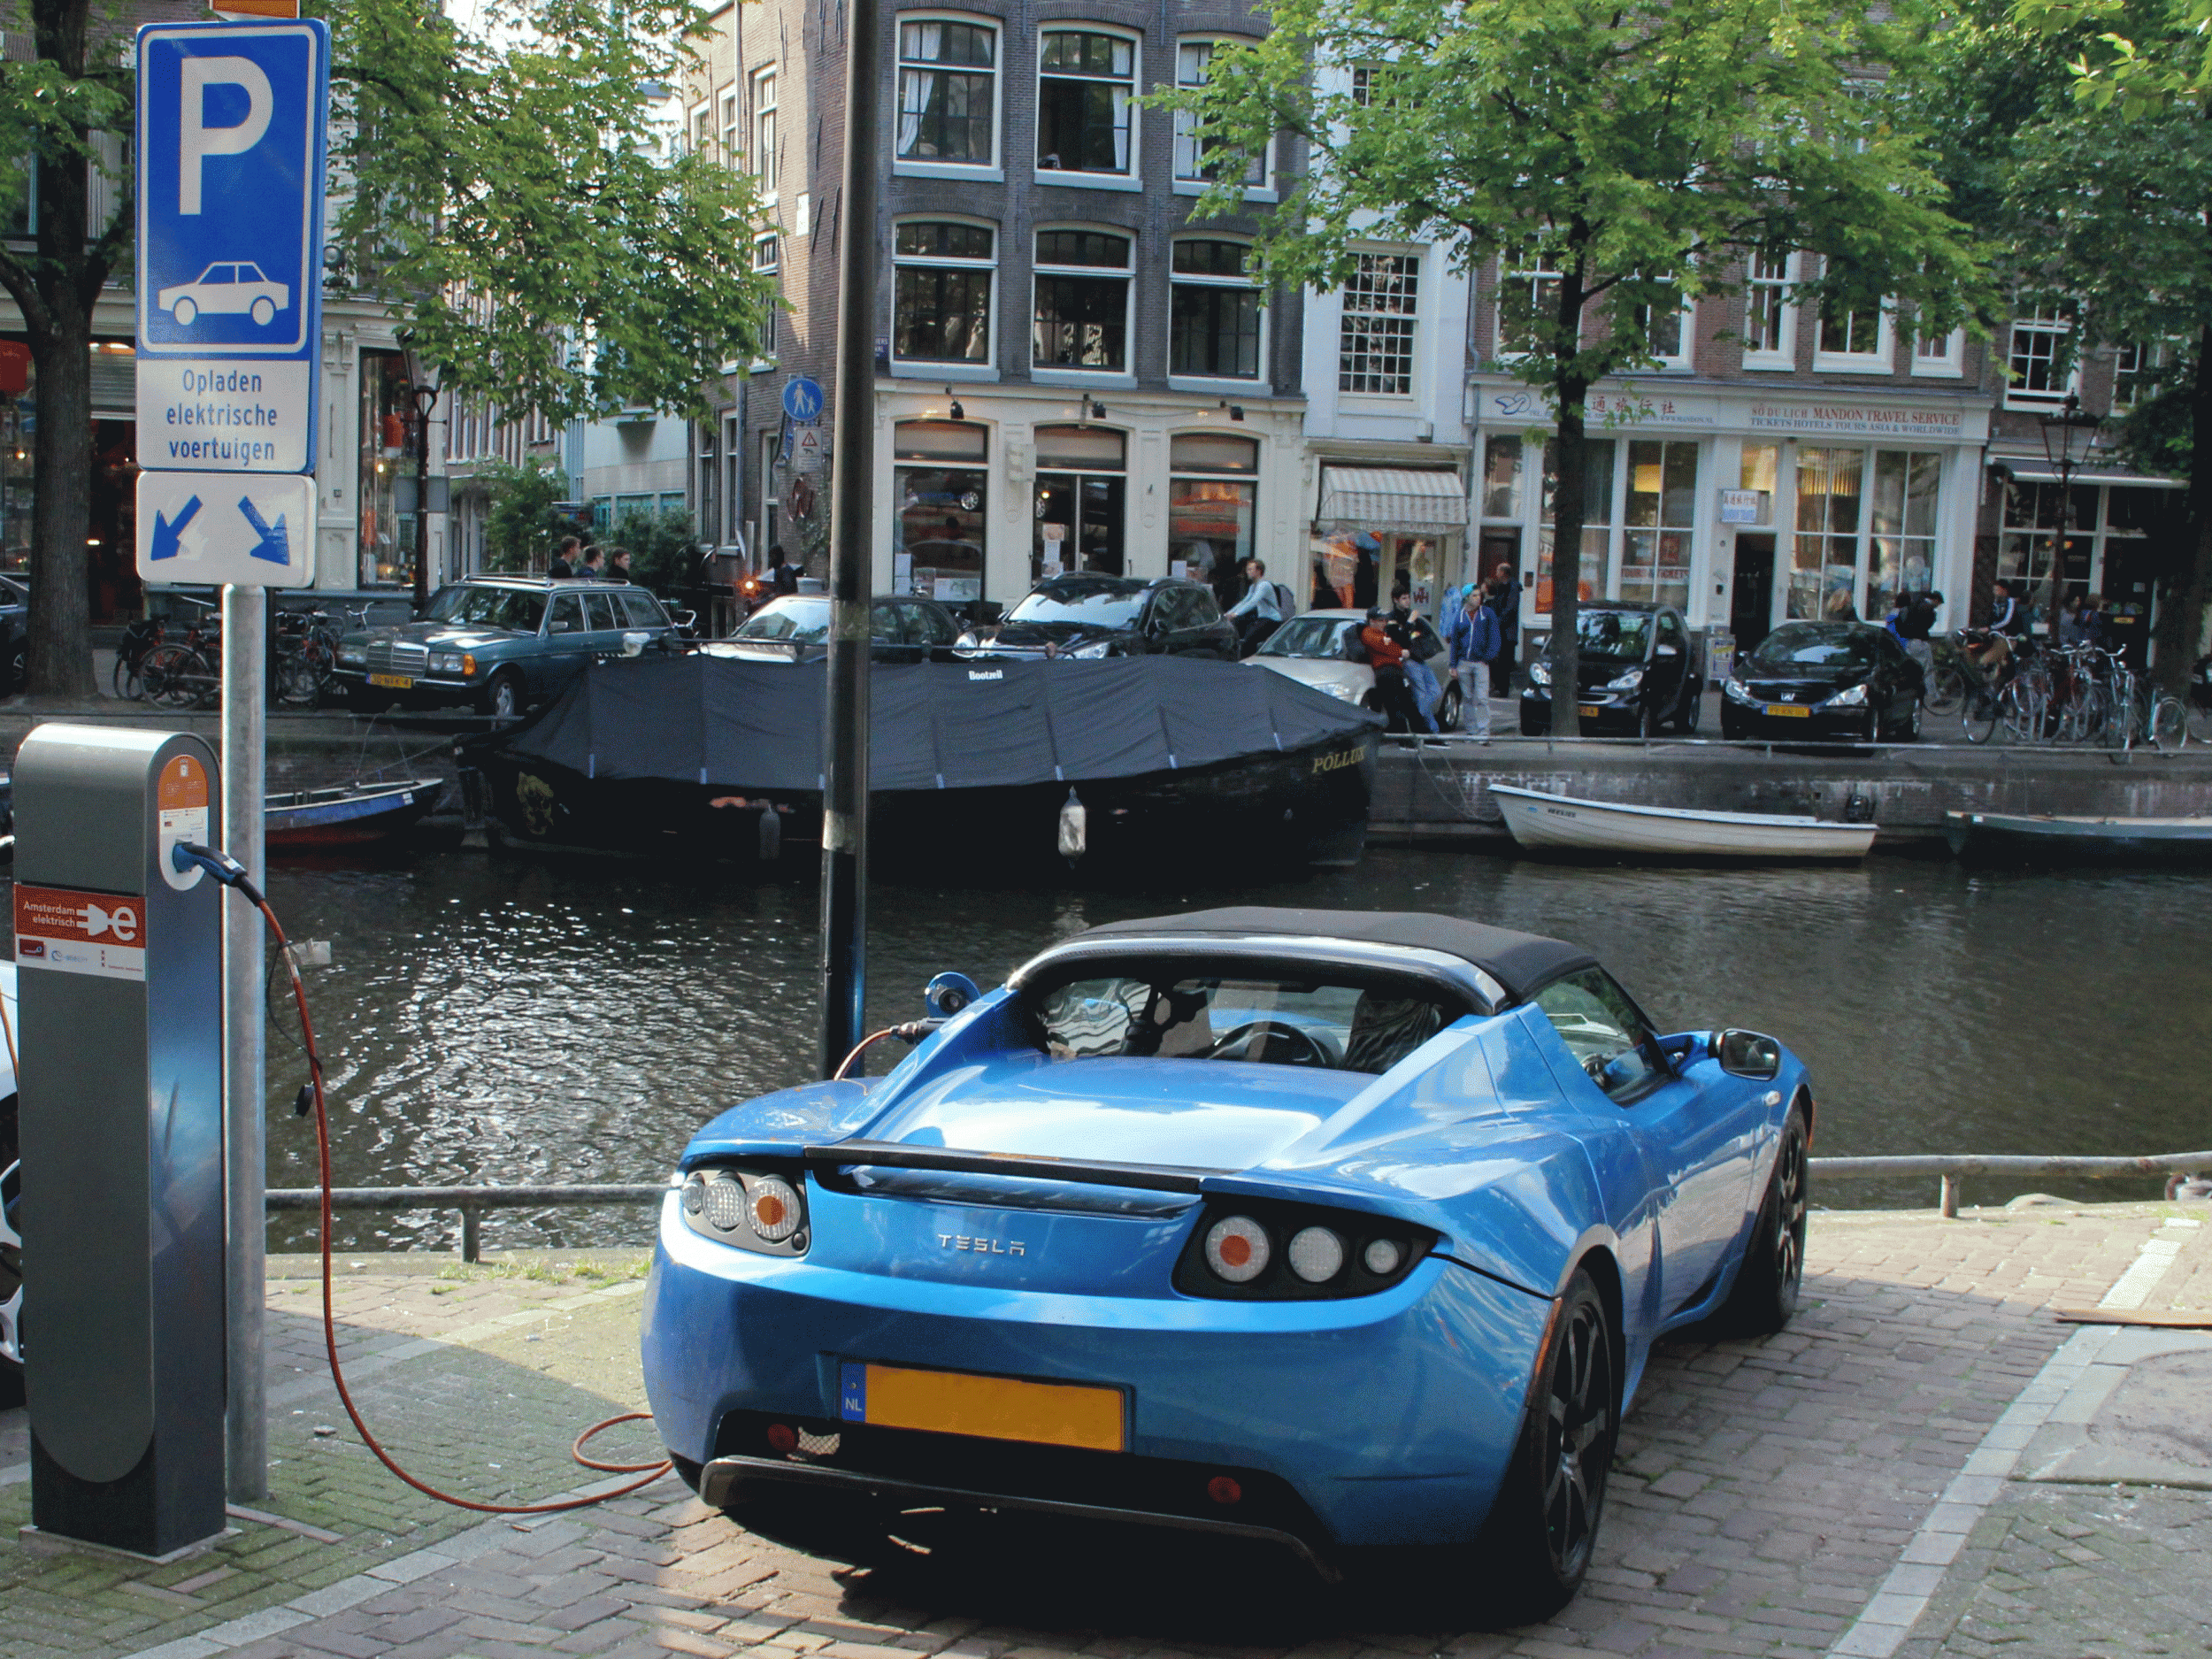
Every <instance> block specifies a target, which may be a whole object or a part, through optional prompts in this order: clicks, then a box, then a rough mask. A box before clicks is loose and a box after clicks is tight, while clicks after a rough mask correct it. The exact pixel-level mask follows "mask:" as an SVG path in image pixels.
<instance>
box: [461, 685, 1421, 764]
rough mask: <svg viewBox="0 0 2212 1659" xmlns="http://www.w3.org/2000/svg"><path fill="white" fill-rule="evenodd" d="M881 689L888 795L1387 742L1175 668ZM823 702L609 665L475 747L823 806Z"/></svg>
mask: <svg viewBox="0 0 2212 1659" xmlns="http://www.w3.org/2000/svg"><path fill="white" fill-rule="evenodd" d="M869 683H870V693H871V695H870V709H871V722H872V723H871V726H870V728H869V740H868V741H869V783H870V787H872V788H873V789H875V790H878V791H887V790H907V789H989V788H1006V787H1017V786H1020V785H1024V784H1038V783H1056V782H1064V783H1079V782H1081V781H1083V780H1087V779H1105V778H1133V777H1138V776H1141V775H1142V774H1144V773H1146V772H1172V771H1175V770H1178V769H1189V768H1193V767H1199V766H1211V765H1215V764H1219V763H1221V762H1224V761H1229V760H1235V759H1238V758H1240V757H1247V756H1253V755H1262V754H1271V753H1280V752H1284V751H1287V750H1293V749H1304V748H1307V747H1309V746H1310V745H1313V744H1318V743H1325V742H1328V741H1332V740H1338V739H1342V740H1349V741H1356V740H1360V739H1363V738H1364V737H1365V736H1366V734H1367V733H1369V732H1370V731H1373V730H1378V729H1379V728H1380V727H1381V726H1382V724H1383V721H1382V719H1381V717H1379V716H1378V715H1374V714H1370V713H1369V712H1367V711H1366V710H1363V709H1361V708H1359V707H1357V706H1356V705H1355V704H1352V703H1340V702H1339V701H1338V700H1337V699H1336V698H1334V697H1332V696H1330V695H1328V694H1327V693H1325V692H1321V691H1316V690H1314V689H1313V688H1312V687H1310V686H1305V685H1301V684H1300V683H1298V682H1297V681H1296V680H1291V679H1289V678H1288V677H1286V676H1285V675H1282V674H1278V673H1275V672H1272V671H1271V670H1269V669H1265V668H1257V667H1253V666H1250V665H1248V664H1238V663H1221V662H1210V661H1200V660H1197V659H1195V658H1190V657H1127V658H1121V659H1110V660H1108V661H1104V662H1095V663H1091V662H1043V663H1039V662H1030V663H1017V662H1004V661H1001V662H987V663H915V664H895V665H893V664H879V665H876V666H874V667H872V668H871V669H870V671H869ZM826 689H827V677H826V672H825V669H824V665H823V664H820V663H809V664H791V663H758V662H739V661H736V660H733V659H732V658H729V657H708V656H702V655H694V656H689V657H674V658H672V659H668V660H665V661H661V660H655V659H650V658H641V659H638V660H635V661H629V662H619V661H618V662H611V663H605V664H597V665H595V666H594V667H593V668H592V669H590V670H589V671H588V672H585V673H582V674H580V675H578V676H577V677H576V679H575V680H572V682H570V685H569V687H568V689H567V690H566V691H565V692H563V693H562V694H561V695H560V696H558V697H557V698H556V699H555V700H554V702H553V703H551V704H550V705H549V706H548V707H547V708H546V709H545V710H542V711H541V712H540V713H539V714H538V715H537V716H535V717H534V718H532V719H529V720H527V721H526V722H524V723H523V724H522V725H520V726H511V727H509V728H507V729H506V730H504V731H502V732H497V733H493V734H492V735H491V736H489V737H487V738H479V739H474V740H472V741H471V742H470V743H469V745H468V747H469V748H471V749H482V748H491V749H501V750H504V751H505V752H506V753H507V754H509V755H511V756H512V757H514V758H516V759H518V760H525V759H526V760H534V761H537V762H540V763H541V764H547V765H552V766H561V767H565V768H567V769H568V770H569V771H571V772H575V773H577V774H578V775H579V776H580V777H584V778H591V779H599V778H605V779H626V780H647V779H650V780H663V781H669V782H682V783H697V784H717V785H722V786H726V787H729V788H732V789H733V790H749V791H759V792H773V791H783V790H790V791H797V790H813V789H819V788H820V787H822V709H823V703H824V701H825V694H826Z"/></svg>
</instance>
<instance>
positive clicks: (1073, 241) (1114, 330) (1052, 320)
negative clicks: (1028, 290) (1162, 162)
mask: <svg viewBox="0 0 2212 1659" xmlns="http://www.w3.org/2000/svg"><path fill="white" fill-rule="evenodd" d="M1132 248H1133V242H1131V239H1130V238H1128V237H1126V236H1116V235H1112V234H1108V233H1107V232H1104V231H1094V230H1041V231H1039V232H1038V233H1037V259H1036V279H1035V281H1036V294H1037V301H1036V316H1035V319H1034V321H1033V326H1032V330H1031V336H1030V353H1031V361H1032V362H1033V364H1034V365H1035V366H1036V367H1038V368H1041V369H1042V368H1054V369H1108V370H1115V371H1120V372H1124V373H1125V372H1126V371H1127V369H1128V367H1129V270H1130V260H1131V257H1132V256H1131V250H1132Z"/></svg>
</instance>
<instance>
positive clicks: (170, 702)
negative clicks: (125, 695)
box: [138, 644, 207, 709]
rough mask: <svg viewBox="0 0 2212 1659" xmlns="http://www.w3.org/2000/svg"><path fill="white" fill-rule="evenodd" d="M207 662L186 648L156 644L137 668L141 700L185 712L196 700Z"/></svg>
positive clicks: (183, 646)
mask: <svg viewBox="0 0 2212 1659" xmlns="http://www.w3.org/2000/svg"><path fill="white" fill-rule="evenodd" d="M206 673H207V659H206V658H205V657H202V656H201V655H200V654H199V653H198V652H197V651H196V650H194V649H192V648H191V647H190V646H188V645H168V644H164V645H157V646H155V647H154V649H152V650H150V651H149V652H147V653H146V655H145V657H144V658H143V659H142V660H141V662H140V663H139V665H138V679H139V683H140V685H141V687H142V688H143V691H144V694H145V700H146V701H147V702H148V703H152V704H153V705H154V706H155V707H156V708H161V709H188V708H190V707H191V706H192V705H193V704H194V703H197V702H198V701H199V700H200V683H201V680H202V679H203V678H204V676H205V674H206Z"/></svg>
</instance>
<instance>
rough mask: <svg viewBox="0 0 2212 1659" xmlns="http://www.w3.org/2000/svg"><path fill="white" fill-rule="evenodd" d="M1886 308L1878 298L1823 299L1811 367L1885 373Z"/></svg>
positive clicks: (1887, 361) (1887, 365)
mask: <svg viewBox="0 0 2212 1659" xmlns="http://www.w3.org/2000/svg"><path fill="white" fill-rule="evenodd" d="M1890 350H1891V346H1890V308H1889V307H1888V306H1886V305H1885V304H1884V303H1882V302H1881V301H1879V300H1846V299H1839V298H1833V297H1831V298H1828V299H1824V300H1823V301H1822V302H1821V303H1820V333H1819V334H1818V336H1817V337H1816V340H1815V342H1814V345H1813V367H1814V368H1816V369H1828V370H1845V371H1849V372H1853V373H1876V374H1886V373H1888V372H1889V368H1890Z"/></svg>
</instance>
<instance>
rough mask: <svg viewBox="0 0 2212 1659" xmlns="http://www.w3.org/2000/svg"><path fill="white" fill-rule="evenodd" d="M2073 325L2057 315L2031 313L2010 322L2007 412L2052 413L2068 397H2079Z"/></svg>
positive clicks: (2007, 363) (2043, 312) (2006, 391)
mask: <svg viewBox="0 0 2212 1659" xmlns="http://www.w3.org/2000/svg"><path fill="white" fill-rule="evenodd" d="M2073 329H2074V325H2073V322H2072V320H2071V319H2069V318H2067V317H2065V316H2063V315H2062V314H2061V313H2059V312H2057V311H2032V312H2030V313H2029V314H2028V315H2027V316H2024V317H2016V318H2014V319H2013V321H2012V335H2011V339H2010V341H2009V342H2008V350H2007V352H2006V355H2005V367H2006V370H2007V375H2006V385H2005V407H2006V408H2007V409H2054V408H2056V407H2057V406H2058V405H2059V404H2060V403H2063V402H2065V401H2066V397H2067V395H2068V394H2069V393H2078V392H2079V391H2080V389H2081V388H2080V384H2079V381H2080V373H2079V367H2078V365H2076V364H2074V363H2072V362H2071V361H2070V358H2071V357H2072V356H2073V353H2072V349H2071V347H2072V341H2071V340H2070V338H2069V336H2070V335H2071V334H2072V333H2073Z"/></svg>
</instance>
